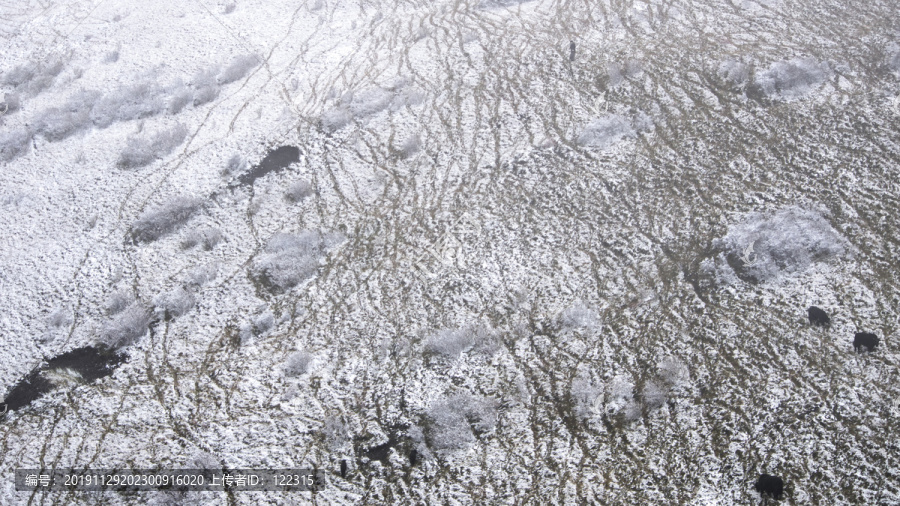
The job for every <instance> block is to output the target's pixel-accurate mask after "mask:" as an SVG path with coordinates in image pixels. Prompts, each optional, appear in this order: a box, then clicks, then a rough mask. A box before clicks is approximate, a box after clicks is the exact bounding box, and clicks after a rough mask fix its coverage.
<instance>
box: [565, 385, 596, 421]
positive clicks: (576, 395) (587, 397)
mask: <svg viewBox="0 0 900 506" xmlns="http://www.w3.org/2000/svg"><path fill="white" fill-rule="evenodd" d="M570 393H571V395H572V401H573V402H574V405H573V410H574V412H575V416H576V417H578V418H579V419H581V420H586V419H588V418H591V417H592V416H594V415H595V414H597V413H596V409H597V407H598V403H599V402H600V401H602V400H603V387H602V386H601V385H598V384H597V383H596V382H594V381H593V380H592V379H591V377H590V375H588V374H579V375H578V376H576V377H575V379H574V380H572V387H571V388H570Z"/></svg>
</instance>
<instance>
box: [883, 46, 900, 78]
mask: <svg viewBox="0 0 900 506" xmlns="http://www.w3.org/2000/svg"><path fill="white" fill-rule="evenodd" d="M885 53H886V55H885V61H884V63H885V64H886V65H887V67H888V68H889V69H890V70H892V71H894V72H900V44H897V43H895V42H892V43H891V44H890V45H888V47H887V51H885Z"/></svg>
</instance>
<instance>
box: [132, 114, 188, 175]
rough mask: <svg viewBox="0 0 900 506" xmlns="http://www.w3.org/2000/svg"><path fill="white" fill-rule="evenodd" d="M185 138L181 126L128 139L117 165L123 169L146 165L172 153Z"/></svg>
mask: <svg viewBox="0 0 900 506" xmlns="http://www.w3.org/2000/svg"><path fill="white" fill-rule="evenodd" d="M185 137H187V128H185V127H184V125H182V124H177V125H175V126H174V127H172V128H170V129H167V130H161V131H159V132H156V133H152V134H149V135H144V136H134V137H130V138H129V139H128V143H127V145H126V146H125V149H124V150H122V153H121V155H119V161H118V165H119V167H122V168H125V169H133V168H138V167H143V166H145V165H148V164H150V163H151V162H153V161H154V160H156V159H158V158H162V157H164V156H166V155H168V154H169V153H171V152H172V151H174V150H175V148H177V147H178V146H180V145H181V143H182V142H184V139H185Z"/></svg>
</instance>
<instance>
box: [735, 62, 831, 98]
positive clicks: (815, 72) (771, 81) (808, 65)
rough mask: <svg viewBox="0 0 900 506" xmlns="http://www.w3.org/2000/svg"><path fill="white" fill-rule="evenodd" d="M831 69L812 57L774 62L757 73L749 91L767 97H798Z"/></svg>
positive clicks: (823, 77) (823, 78) (818, 81)
mask: <svg viewBox="0 0 900 506" xmlns="http://www.w3.org/2000/svg"><path fill="white" fill-rule="evenodd" d="M830 74H831V70H830V69H829V67H828V64H827V63H825V62H819V61H816V60H815V59H814V58H794V59H792V60H787V61H781V62H777V63H774V64H773V65H772V66H771V67H769V69H768V70H766V71H764V72H761V73H759V74H757V76H756V79H755V81H754V83H753V89H752V90H751V93H755V94H758V95H762V96H765V97H769V98H782V99H794V98H799V97H802V96H804V95H806V94H807V93H809V92H811V91H812V90H813V89H815V88H816V87H818V86H819V85H820V84H822V83H823V82H824V81H825V80H826V79H827V78H828V76H829V75H830Z"/></svg>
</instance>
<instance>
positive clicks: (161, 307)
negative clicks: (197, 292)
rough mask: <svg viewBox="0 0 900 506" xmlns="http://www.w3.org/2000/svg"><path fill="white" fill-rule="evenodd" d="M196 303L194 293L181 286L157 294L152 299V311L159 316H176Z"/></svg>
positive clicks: (185, 311) (167, 317) (168, 317)
mask: <svg viewBox="0 0 900 506" xmlns="http://www.w3.org/2000/svg"><path fill="white" fill-rule="evenodd" d="M196 303H197V299H196V298H194V294H193V293H191V292H190V291H188V290H185V289H184V288H182V287H178V288H176V289H174V290H172V291H170V292H166V293H164V294H160V295H158V296H157V297H156V298H155V299H153V305H154V311H155V312H156V315H157V316H158V317H160V318H166V319H170V318H178V317H179V316H181V315H183V314H185V313H187V312H188V311H190V310H191V309H192V308H193V307H194V305H195V304H196Z"/></svg>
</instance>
